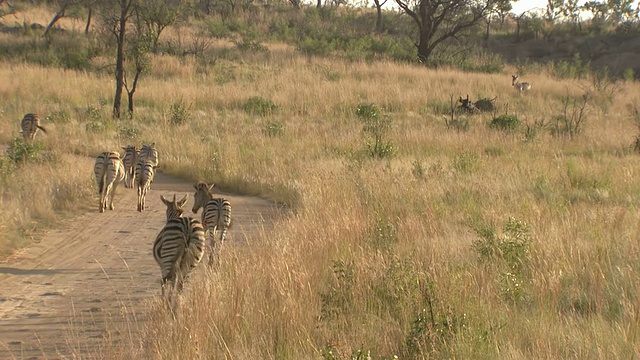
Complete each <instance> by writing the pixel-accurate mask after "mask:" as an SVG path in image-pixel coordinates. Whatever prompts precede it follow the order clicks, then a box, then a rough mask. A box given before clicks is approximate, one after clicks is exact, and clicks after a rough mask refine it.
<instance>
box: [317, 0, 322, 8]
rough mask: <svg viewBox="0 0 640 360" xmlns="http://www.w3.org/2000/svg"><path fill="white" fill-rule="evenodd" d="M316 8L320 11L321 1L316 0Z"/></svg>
mask: <svg viewBox="0 0 640 360" xmlns="http://www.w3.org/2000/svg"><path fill="white" fill-rule="evenodd" d="M316 7H317V8H318V9H320V8H321V7H322V0H318V2H317V3H316Z"/></svg>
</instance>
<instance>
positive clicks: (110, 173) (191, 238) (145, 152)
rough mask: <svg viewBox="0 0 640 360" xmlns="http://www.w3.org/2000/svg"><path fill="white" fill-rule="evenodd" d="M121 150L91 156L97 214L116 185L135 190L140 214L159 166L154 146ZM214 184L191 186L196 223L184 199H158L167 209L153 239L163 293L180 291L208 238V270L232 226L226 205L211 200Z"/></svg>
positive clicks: (110, 201)
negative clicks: (93, 158) (197, 214)
mask: <svg viewBox="0 0 640 360" xmlns="http://www.w3.org/2000/svg"><path fill="white" fill-rule="evenodd" d="M122 149H123V150H124V155H123V156H122V157H121V156H120V153H119V152H118V151H106V152H103V153H101V154H100V155H98V157H97V158H96V161H95V165H94V169H93V171H94V175H95V177H96V183H97V185H98V191H99V195H100V204H99V211H100V212H104V211H105V210H106V209H107V208H109V209H111V210H113V209H114V205H113V196H114V193H115V191H116V188H117V187H118V184H119V183H121V182H124V184H125V187H127V188H133V187H135V188H137V192H138V203H137V210H138V211H139V212H142V211H144V209H145V207H146V206H145V199H146V196H147V192H148V191H149V189H150V187H151V183H152V182H153V178H154V176H155V169H156V168H157V166H158V150H157V149H156V146H155V143H153V144H148V145H147V144H143V145H142V147H141V148H140V149H138V148H137V147H136V146H134V145H128V146H126V147H122ZM213 186H214V185H213V184H211V185H209V184H207V183H205V182H203V181H200V182H198V183H196V184H194V185H193V187H194V188H195V190H196V191H195V194H194V205H193V208H192V211H193V213H194V214H196V213H197V212H198V210H200V208H202V209H203V210H202V217H201V220H199V219H196V218H191V217H185V216H183V212H184V210H183V207H184V205H185V204H186V203H187V196H186V195H185V196H184V198H183V199H182V200H180V201H176V198H175V195H174V196H173V200H168V199H165V198H164V196H160V199H161V200H162V202H163V203H164V204H165V206H166V207H167V209H166V224H165V226H164V227H163V228H162V230H160V233H159V234H158V236H157V237H156V239H155V241H154V244H153V256H154V258H155V260H156V262H157V263H158V265H159V266H160V270H161V271H162V294H163V295H164V294H165V287H166V286H167V284H169V286H170V288H172V289H175V290H176V291H180V289H182V285H183V282H184V280H185V278H186V277H187V275H188V274H189V273H190V272H191V270H193V269H194V268H195V267H196V265H198V264H199V263H200V260H202V258H203V256H204V252H205V247H206V245H205V243H206V241H205V238H206V237H207V236H208V237H209V246H208V247H209V249H208V251H209V265H210V266H211V265H213V262H214V257H215V256H216V254H214V251H215V250H218V249H219V248H220V247H221V246H222V244H223V243H224V240H225V238H226V233H227V229H228V228H229V226H230V225H231V202H229V200H227V199H225V198H221V197H215V196H214V194H213ZM217 233H219V237H217V236H216V234H217ZM216 238H218V239H216ZM216 242H219V243H218V244H216Z"/></svg>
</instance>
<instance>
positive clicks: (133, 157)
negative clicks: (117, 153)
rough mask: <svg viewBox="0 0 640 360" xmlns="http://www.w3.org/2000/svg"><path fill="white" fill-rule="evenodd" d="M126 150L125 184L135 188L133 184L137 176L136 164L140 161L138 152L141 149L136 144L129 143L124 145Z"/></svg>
mask: <svg viewBox="0 0 640 360" xmlns="http://www.w3.org/2000/svg"><path fill="white" fill-rule="evenodd" d="M122 149H123V150H124V157H123V158H122V163H123V164H124V170H125V174H126V177H125V180H124V186H125V187H127V188H133V184H134V182H135V178H136V164H137V163H138V154H139V153H140V149H138V148H137V147H136V146H135V145H127V146H126V147H124V146H123V147H122Z"/></svg>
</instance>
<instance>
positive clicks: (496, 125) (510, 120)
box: [489, 114, 521, 131]
mask: <svg viewBox="0 0 640 360" xmlns="http://www.w3.org/2000/svg"><path fill="white" fill-rule="evenodd" d="M520 125H521V122H520V120H519V119H518V117H517V116H515V115H506V114H505V115H500V116H498V117H495V118H493V120H491V123H490V124H489V127H491V128H492V129H498V130H506V131H515V130H517V129H518V128H519V127H520Z"/></svg>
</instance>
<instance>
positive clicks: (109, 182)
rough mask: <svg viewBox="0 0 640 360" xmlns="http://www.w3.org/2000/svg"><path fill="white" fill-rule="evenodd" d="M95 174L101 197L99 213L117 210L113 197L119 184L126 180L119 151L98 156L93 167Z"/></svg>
mask: <svg viewBox="0 0 640 360" xmlns="http://www.w3.org/2000/svg"><path fill="white" fill-rule="evenodd" d="M93 173H94V175H95V177H96V183H97V185H98V194H99V195H100V205H99V211H100V212H104V211H105V210H106V209H107V207H108V208H109V209H111V210H113V209H115V207H114V206H113V197H114V195H115V193H116V189H117V188H118V184H120V182H121V181H122V180H124V176H125V174H124V165H122V161H121V160H120V154H119V153H118V152H117V151H106V152H103V153H101V154H100V155H98V157H96V161H95V164H94V166H93Z"/></svg>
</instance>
